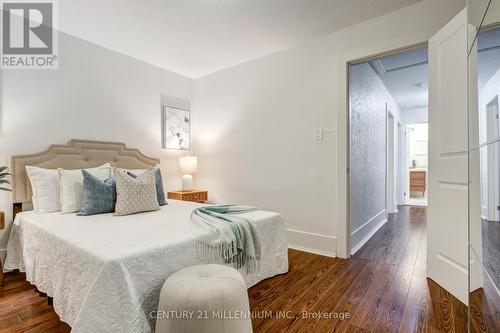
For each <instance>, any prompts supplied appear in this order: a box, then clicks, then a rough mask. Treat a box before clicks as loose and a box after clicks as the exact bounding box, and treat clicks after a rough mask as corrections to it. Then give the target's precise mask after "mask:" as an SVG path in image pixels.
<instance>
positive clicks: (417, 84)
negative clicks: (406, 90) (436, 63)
mask: <svg viewBox="0 0 500 333" xmlns="http://www.w3.org/2000/svg"><path fill="white" fill-rule="evenodd" d="M415 87H417V88H423V87H425V84H423V83H422V82H418V83H415Z"/></svg>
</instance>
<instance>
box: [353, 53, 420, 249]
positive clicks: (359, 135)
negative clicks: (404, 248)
mask: <svg viewBox="0 0 500 333" xmlns="http://www.w3.org/2000/svg"><path fill="white" fill-rule="evenodd" d="M427 87H428V57H427V46H426V45H425V46H419V47H414V48H411V49H406V50H403V51H400V52H398V53H393V54H390V55H387V56H382V57H379V58H370V59H367V60H363V61H358V62H356V63H352V64H350V65H349V147H348V150H349V180H348V183H349V191H348V193H349V206H348V207H349V229H348V232H349V237H350V238H349V244H350V245H349V246H350V254H351V255H353V254H354V253H356V252H357V251H358V250H359V249H360V248H361V247H362V246H363V245H364V244H365V243H366V242H367V241H368V240H369V239H370V238H371V237H372V236H373V235H374V234H375V233H376V232H377V230H378V229H379V228H380V227H382V226H383V225H384V224H385V223H386V222H387V221H388V219H389V217H390V214H394V213H397V212H398V206H399V207H400V206H402V205H407V204H413V203H412V202H411V201H410V202H408V199H409V198H410V195H409V193H410V192H409V191H407V187H408V186H410V185H409V184H410V179H409V177H410V171H409V165H408V163H407V152H408V151H409V150H412V152H414V151H415V150H416V149H417V148H418V153H419V155H418V156H419V157H418V158H417V161H420V160H421V161H422V163H417V164H418V165H419V166H420V167H422V168H423V167H424V166H425V169H426V168H427V160H426V159H425V161H424V159H423V158H421V157H422V156H421V155H420V154H423V152H424V151H425V154H426V153H427V136H426V137H425V143H424V142H423V139H422V140H418V142H417V145H416V147H414V148H411V149H410V147H408V144H407V136H406V133H407V129H408V128H407V126H409V125H412V124H417V123H422V124H425V123H427V119H428V115H427V113H428V111H427V106H428V89H427ZM415 126H416V127H419V126H420V124H419V125H418V126H417V125H415ZM425 134H427V132H426V130H425ZM414 153H415V154H416V152H414ZM424 162H425V163H424ZM414 171H417V170H414ZM418 171H421V170H418ZM425 173H427V171H426V170H425ZM425 179H426V177H425ZM423 185H424V186H425V185H426V182H425V181H424V184H423ZM419 190H421V193H422V196H423V197H424V198H425V202H426V199H427V196H426V193H427V190H426V189H419ZM415 195H418V193H415ZM421 201H422V200H421ZM418 205H423V204H422V202H418Z"/></svg>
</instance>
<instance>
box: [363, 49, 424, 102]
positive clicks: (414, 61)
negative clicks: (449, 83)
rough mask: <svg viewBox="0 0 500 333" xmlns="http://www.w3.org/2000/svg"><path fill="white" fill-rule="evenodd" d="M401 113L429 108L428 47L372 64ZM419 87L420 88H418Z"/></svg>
mask: <svg viewBox="0 0 500 333" xmlns="http://www.w3.org/2000/svg"><path fill="white" fill-rule="evenodd" d="M370 65H371V66H372V68H373V69H374V70H375V71H376V72H377V74H378V75H379V77H380V78H381V79H382V81H383V82H384V85H385V87H386V88H387V90H389V92H390V93H391V95H392V97H393V98H394V100H395V101H396V103H397V104H398V105H399V108H400V109H401V111H405V110H410V109H415V108H422V107H427V105H428V81H429V79H428V64H427V47H421V48H418V49H414V50H410V51H406V52H403V53H399V54H395V55H391V56H388V57H384V58H381V59H377V60H375V61H372V62H370ZM417 85H418V86H417Z"/></svg>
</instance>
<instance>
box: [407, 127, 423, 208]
mask: <svg viewBox="0 0 500 333" xmlns="http://www.w3.org/2000/svg"><path fill="white" fill-rule="evenodd" d="M405 133H406V163H405V165H406V166H405V172H406V177H405V180H406V190H405V205H410V206H424V207H425V206H427V193H428V189H429V185H428V174H429V172H428V168H427V165H428V164H427V163H428V162H427V161H428V155H427V147H428V126H427V123H421V124H407V125H406V130H405Z"/></svg>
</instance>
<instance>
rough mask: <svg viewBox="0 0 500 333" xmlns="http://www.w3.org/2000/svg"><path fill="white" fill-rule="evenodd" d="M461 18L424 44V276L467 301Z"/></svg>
mask: <svg viewBox="0 0 500 333" xmlns="http://www.w3.org/2000/svg"><path fill="white" fill-rule="evenodd" d="M467 82H468V80H467V12H466V10H465V9H464V10H463V11H462V12H461V13H460V14H459V15H457V16H456V17H455V18H454V19H453V20H451V21H450V22H449V23H448V24H447V25H446V26H445V27H443V28H442V29H441V30H440V31H439V32H438V33H437V34H436V35H435V36H434V37H432V38H431V40H430V41H429V203H428V229H427V232H428V245H427V274H428V276H429V277H430V278H431V279H432V280H434V281H435V282H437V283H438V284H439V285H440V286H441V287H443V288H444V289H446V290H447V291H449V292H450V293H451V294H453V295H454V296H455V297H457V298H458V299H459V300H460V301H462V302H463V303H465V304H468V302H467V299H468V296H467V275H468V274H467V261H468V248H467V247H468V244H467V241H468V240H467V228H468V227H467V221H468V194H469V193H468V192H469V189H468V122H467Z"/></svg>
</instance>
